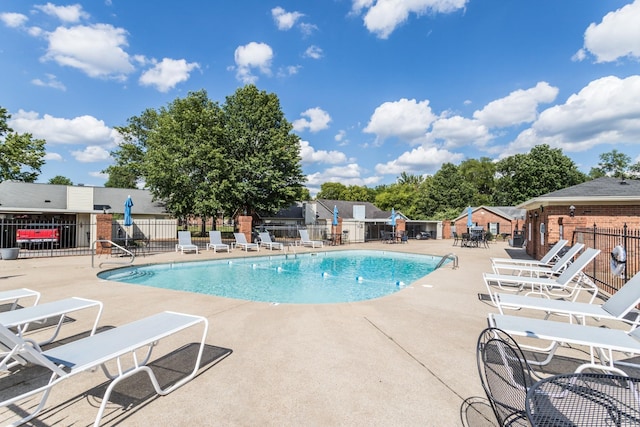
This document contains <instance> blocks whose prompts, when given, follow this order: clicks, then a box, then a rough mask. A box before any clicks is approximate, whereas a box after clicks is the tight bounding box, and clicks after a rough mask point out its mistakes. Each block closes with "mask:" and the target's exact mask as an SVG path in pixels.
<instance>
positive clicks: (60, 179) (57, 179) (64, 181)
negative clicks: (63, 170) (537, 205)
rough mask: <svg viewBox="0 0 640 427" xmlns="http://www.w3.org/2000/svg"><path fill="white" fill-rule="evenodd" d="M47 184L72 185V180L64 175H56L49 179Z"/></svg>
mask: <svg viewBox="0 0 640 427" xmlns="http://www.w3.org/2000/svg"><path fill="white" fill-rule="evenodd" d="M49 184H56V185H73V182H72V181H71V180H70V179H69V178H67V177H66V176H62V175H56V176H54V177H53V178H51V179H50V180H49Z"/></svg>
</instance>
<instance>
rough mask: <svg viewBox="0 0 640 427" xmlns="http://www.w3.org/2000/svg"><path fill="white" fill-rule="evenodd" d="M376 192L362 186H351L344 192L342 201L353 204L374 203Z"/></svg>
mask: <svg viewBox="0 0 640 427" xmlns="http://www.w3.org/2000/svg"><path fill="white" fill-rule="evenodd" d="M375 197H376V196H375V190H373V189H371V188H368V187H366V186H365V187H363V186H360V185H350V186H348V187H347V188H346V190H345V191H343V192H342V196H341V198H340V200H349V201H353V202H373V201H374V200H375Z"/></svg>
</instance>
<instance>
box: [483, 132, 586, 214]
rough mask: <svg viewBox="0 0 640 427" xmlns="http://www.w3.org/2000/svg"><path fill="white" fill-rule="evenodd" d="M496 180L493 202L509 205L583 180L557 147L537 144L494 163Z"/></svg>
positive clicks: (573, 165) (582, 175) (584, 177)
mask: <svg viewBox="0 0 640 427" xmlns="http://www.w3.org/2000/svg"><path fill="white" fill-rule="evenodd" d="M496 172H497V174H498V176H499V177H498V179H497V181H496V193H495V195H494V203H495V204H497V205H503V206H512V205H517V204H518V203H522V202H524V201H526V200H528V199H531V198H534V197H538V196H540V195H542V194H546V193H550V192H552V191H556V190H560V189H562V188H566V187H570V186H572V185H576V184H580V183H582V182H584V181H585V180H586V179H587V177H586V175H585V174H583V173H582V172H580V171H579V170H578V168H577V166H576V165H575V163H574V162H573V160H571V159H570V158H569V157H567V156H565V155H564V154H562V150H561V149H559V148H550V147H549V146H548V145H546V144H542V145H537V146H535V147H533V148H532V149H531V151H530V152H529V153H528V154H516V155H514V156H510V157H507V158H504V159H502V160H500V161H499V162H498V163H497V164H496Z"/></svg>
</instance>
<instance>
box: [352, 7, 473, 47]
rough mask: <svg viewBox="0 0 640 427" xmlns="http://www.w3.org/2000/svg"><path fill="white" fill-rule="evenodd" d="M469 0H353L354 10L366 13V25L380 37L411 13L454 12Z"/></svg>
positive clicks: (384, 36) (383, 36)
mask: <svg viewBox="0 0 640 427" xmlns="http://www.w3.org/2000/svg"><path fill="white" fill-rule="evenodd" d="M467 1H468V0H408V1H407V0H375V1H374V0H353V5H352V12H353V13H355V14H361V13H362V12H363V11H364V10H366V12H365V15H364V25H365V27H366V28H367V29H368V30H369V31H370V32H372V33H375V34H376V35H377V36H378V37H380V38H382V39H386V38H387V37H389V35H390V34H391V33H392V32H393V31H394V30H395V29H396V27H398V25H400V24H402V23H404V22H405V21H406V20H407V19H408V18H409V14H411V13H415V14H416V15H418V16H420V15H425V14H427V13H452V12H455V11H457V10H460V9H463V8H464V7H465V6H466V4H467Z"/></svg>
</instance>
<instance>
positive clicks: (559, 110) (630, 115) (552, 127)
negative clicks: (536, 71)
mask: <svg viewBox="0 0 640 427" xmlns="http://www.w3.org/2000/svg"><path fill="white" fill-rule="evenodd" d="M638 99H640V76H639V75H635V76H631V77H627V78H625V79H620V78H618V77H615V76H609V77H603V78H601V79H598V80H594V81H592V82H590V83H589V84H588V85H587V86H586V87H584V88H583V89H582V90H581V91H580V92H578V93H577V94H573V95H571V96H570V97H569V98H568V99H567V101H566V102H565V103H564V104H561V105H556V106H553V107H551V108H548V109H547V110H545V111H543V112H542V113H541V114H540V117H539V118H538V120H537V121H536V122H535V123H533V125H532V126H531V128H530V129H527V130H525V131H523V132H522V133H520V135H518V137H517V138H516V140H515V141H514V142H512V143H511V144H510V145H509V147H508V148H507V149H506V150H505V149H504V148H503V149H501V155H502V156H509V155H512V154H515V153H519V152H524V151H528V150H529V149H530V148H531V147H533V146H535V145H538V144H549V145H550V146H552V147H557V148H561V149H562V150H563V151H568V152H579V151H584V150H588V149H590V148H593V147H595V146H597V145H599V144H624V143H629V144H632V143H637V141H639V140H640V103H639V102H638Z"/></svg>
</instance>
